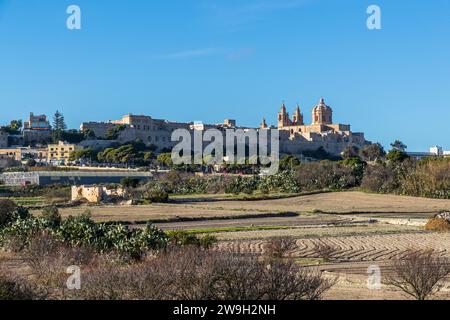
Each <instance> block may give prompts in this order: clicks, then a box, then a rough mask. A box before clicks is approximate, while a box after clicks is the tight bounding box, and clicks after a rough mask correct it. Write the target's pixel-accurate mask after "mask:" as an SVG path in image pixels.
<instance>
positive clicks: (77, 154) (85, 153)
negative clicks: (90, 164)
mask: <svg viewBox="0 0 450 320" xmlns="http://www.w3.org/2000/svg"><path fill="white" fill-rule="evenodd" d="M95 159H97V152H96V151H95V150H94V149H92V148H86V149H79V150H75V151H74V152H73V153H72V154H71V155H70V159H69V160H70V161H77V160H90V161H92V160H95Z"/></svg>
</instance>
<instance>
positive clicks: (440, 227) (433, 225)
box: [425, 218, 450, 232]
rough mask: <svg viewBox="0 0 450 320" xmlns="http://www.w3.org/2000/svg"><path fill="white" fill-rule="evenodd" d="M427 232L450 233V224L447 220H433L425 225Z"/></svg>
mask: <svg viewBox="0 0 450 320" xmlns="http://www.w3.org/2000/svg"><path fill="white" fill-rule="evenodd" d="M425 230H427V231H439V232H448V231H450V222H449V221H448V220H446V219H441V218H431V219H430V220H428V222H427V224H426V225H425Z"/></svg>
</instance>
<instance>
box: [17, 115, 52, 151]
mask: <svg viewBox="0 0 450 320" xmlns="http://www.w3.org/2000/svg"><path fill="white" fill-rule="evenodd" d="M50 135H51V126H50V122H49V121H48V120H47V116H46V115H44V114H40V115H34V114H33V112H30V115H29V117H28V120H27V121H25V122H24V123H23V139H24V143H26V144H37V143H46V142H47V141H48V140H49V138H50Z"/></svg>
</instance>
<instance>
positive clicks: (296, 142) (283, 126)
mask: <svg viewBox="0 0 450 320" xmlns="http://www.w3.org/2000/svg"><path fill="white" fill-rule="evenodd" d="M261 128H267V124H266V121H265V120H263V122H262V123H261ZM278 130H279V131H280V149H281V152H285V153H293V154H300V153H301V152H302V151H306V150H317V149H318V148H320V147H323V148H324V149H325V151H327V152H329V153H331V154H334V155H339V154H340V153H341V152H342V151H344V149H345V148H346V147H347V146H350V145H355V146H357V147H360V148H361V147H363V146H365V145H367V144H370V142H368V141H366V139H365V138H364V133H362V132H352V131H351V130H350V125H348V124H340V123H333V109H332V108H331V107H330V106H328V105H327V104H326V103H325V100H324V99H323V98H321V99H320V101H319V103H318V104H317V105H316V106H315V107H314V108H313V109H312V122H311V124H305V122H304V116H303V114H302V112H301V110H300V106H298V105H297V107H296V109H295V111H294V115H293V116H292V119H291V117H290V116H289V113H288V112H287V110H286V106H285V104H284V103H283V104H282V106H281V110H280V112H279V113H278Z"/></svg>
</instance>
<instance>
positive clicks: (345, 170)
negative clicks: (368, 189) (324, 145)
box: [296, 160, 358, 191]
mask: <svg viewBox="0 0 450 320" xmlns="http://www.w3.org/2000/svg"><path fill="white" fill-rule="evenodd" d="M296 180H297V184H298V186H299V187H300V189H301V190H307V191H314V190H323V189H332V190H341V189H348V188H352V187H355V186H358V179H357V178H356V177H355V176H354V174H353V169H352V168H351V167H348V166H345V165H343V164H341V163H339V162H331V161H327V160H325V161H321V162H311V163H305V164H301V165H300V166H299V167H298V168H297V173H296Z"/></svg>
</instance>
